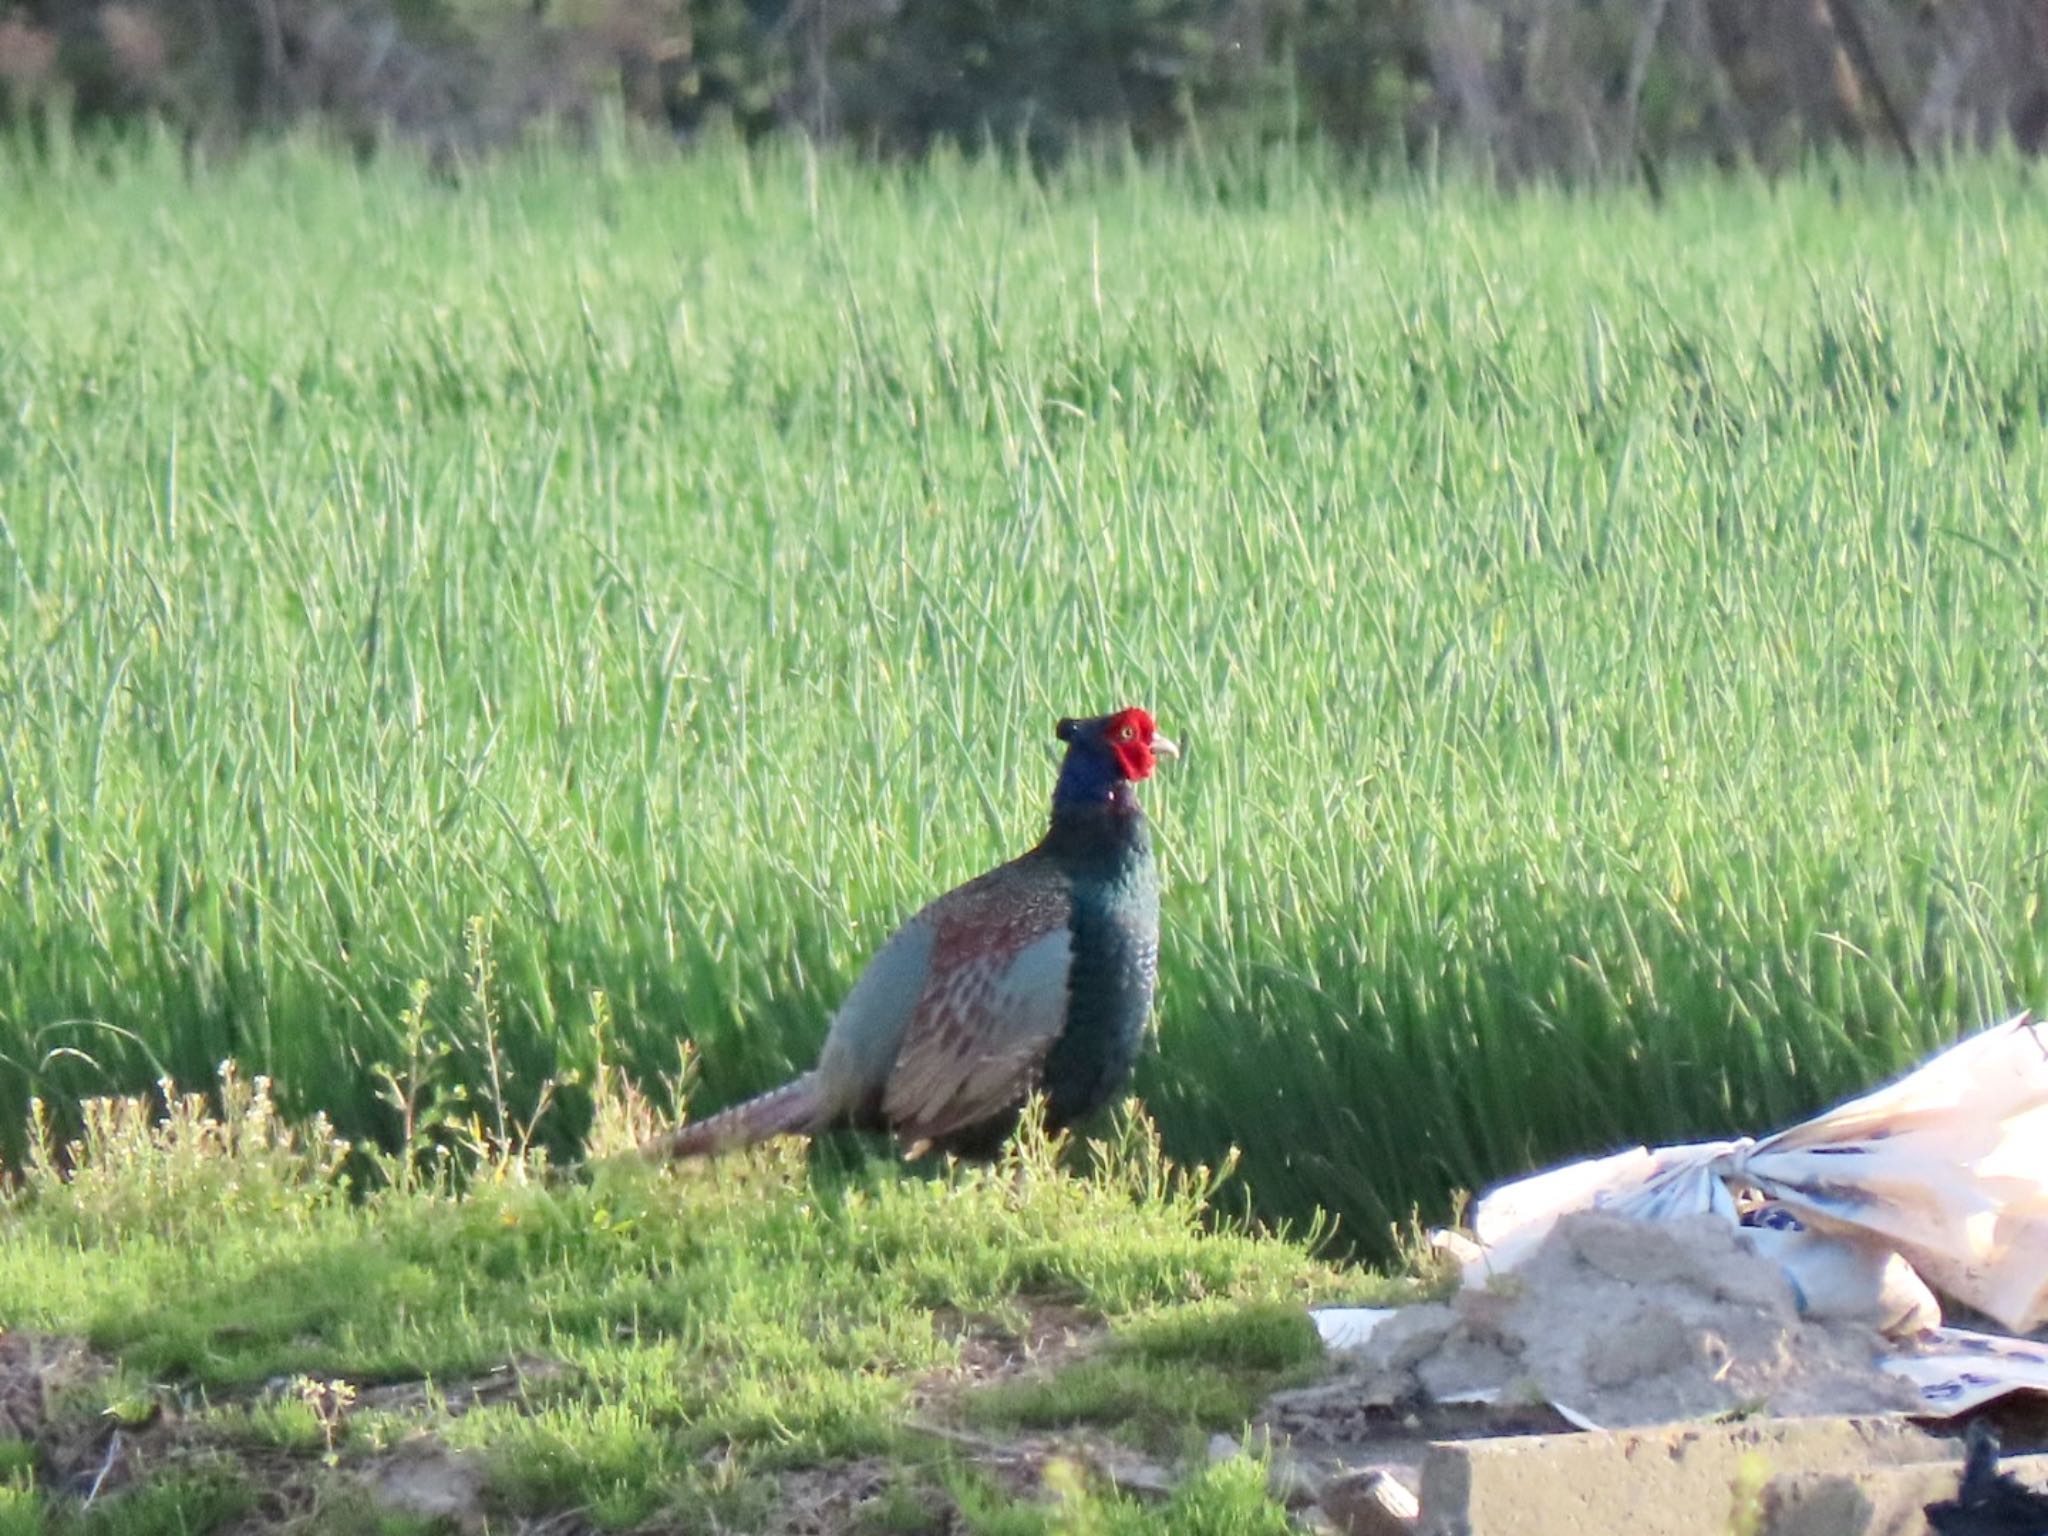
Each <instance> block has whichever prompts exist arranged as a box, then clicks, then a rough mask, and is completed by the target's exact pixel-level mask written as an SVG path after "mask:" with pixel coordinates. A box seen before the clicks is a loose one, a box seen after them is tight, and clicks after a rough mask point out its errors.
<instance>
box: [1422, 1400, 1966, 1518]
mask: <svg viewBox="0 0 2048 1536" xmlns="http://www.w3.org/2000/svg"><path fill="white" fill-rule="evenodd" d="M1961 1462H1962V1448H1961V1445H1960V1443H1959V1442H1958V1441H1955V1440H1953V1439H1945V1438H1942V1437H1940V1436H1936V1435H1930V1434H1928V1433H1927V1432H1926V1431H1924V1430H1922V1429H1920V1428H1918V1427H1917V1426H1915V1425H1913V1424H1911V1423H1909V1422H1907V1421H1906V1420H1904V1419H1896V1418H1825V1419H1754V1420H1746V1421H1743V1422H1741V1423H1734V1424H1680V1425H1667V1426H1662V1427H1659V1428H1655V1429H1644V1430H1621V1431H1614V1432H1609V1433H1600V1434H1578V1435H1524V1436H1515V1437H1512V1438H1505V1439H1499V1440H1473V1441H1461V1442H1455V1443H1454V1442H1441V1443H1438V1444H1434V1445H1432V1446H1430V1448H1429V1450H1428V1451H1427V1453H1426V1454H1425V1455H1424V1457H1423V1462H1422V1487H1421V1489H1420V1490H1419V1492H1420V1496H1421V1500H1422V1520H1421V1526H1420V1531H1421V1536H1604V1533H1609V1532H1612V1533H1616V1536H1620V1533H1627V1536H1730V1532H1733V1531H1741V1530H1757V1529H1758V1527H1757V1525H1756V1519H1757V1515H1758V1512H1759V1511H1760V1509H1761V1505H1762V1501H1763V1499H1764V1497H1765V1494H1766V1491H1767V1490H1768V1489H1769V1488H1770V1487H1771V1485H1772V1484H1773V1483H1774V1482H1776V1481H1777V1480H1779V1479H1782V1478H1794V1477H1799V1476H1802V1475H1807V1474H1823V1473H1852V1472H1869V1471H1871V1470H1873V1469H1880V1468H1887V1467H1911V1466H1914V1465H1915V1464H1916V1463H1917V1464H1925V1463H1934V1464H1936V1465H1938V1466H1945V1467H1946V1468H1947V1469H1948V1475H1949V1481H1948V1484H1947V1488H1948V1489H1949V1490H1950V1491H1953V1490H1954V1487H1955V1475H1956V1473H1955V1469H1956V1468H1958V1467H1960V1465H1961ZM1760 1536H1761V1533H1760ZM1788 1536H1789V1533H1788Z"/></svg>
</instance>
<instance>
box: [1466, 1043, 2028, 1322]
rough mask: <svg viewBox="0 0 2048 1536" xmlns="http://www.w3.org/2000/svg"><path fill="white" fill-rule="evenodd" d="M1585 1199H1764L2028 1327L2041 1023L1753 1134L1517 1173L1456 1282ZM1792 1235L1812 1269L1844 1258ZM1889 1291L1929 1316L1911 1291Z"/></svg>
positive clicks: (1621, 1210) (1662, 1205)
mask: <svg viewBox="0 0 2048 1536" xmlns="http://www.w3.org/2000/svg"><path fill="white" fill-rule="evenodd" d="M1591 1207H1602V1208H1605V1209H1608V1210H1612V1211H1615V1212H1617V1213H1618V1214H1623V1215H1628V1216H1634V1217H1638V1218H1641V1219H1644V1220H1650V1221H1660V1220H1671V1219H1673V1218H1676V1217H1680V1216H1688V1215H1697V1214H1701V1213H1717V1214H1721V1215H1725V1216H1726V1217H1727V1218H1728V1219H1729V1220H1730V1221H1741V1220H1743V1219H1745V1217H1746V1216H1751V1217H1753V1214H1754V1212H1755V1211H1756V1210H1758V1209H1760V1208H1767V1207H1775V1208H1777V1209H1780V1210H1782V1211H1784V1212H1787V1213H1789V1214H1790V1216H1791V1217H1792V1218H1793V1224H1794V1225H1795V1226H1796V1228H1799V1229H1804V1230H1805V1231H1806V1232H1807V1233H1809V1234H1817V1235H1819V1236H1820V1237H1823V1238H1825V1237H1830V1236H1839V1237H1841V1238H1843V1239H1845V1240H1846V1241H1848V1242H1850V1243H1852V1244H1855V1245H1858V1246H1860V1247H1862V1248H1863V1249H1864V1250H1865V1251H1866V1252H1874V1253H1875V1256H1876V1260H1877V1262H1879V1263H1880V1264H1881V1263H1882V1262H1883V1261H1884V1259H1885V1258H1886V1257H1888V1256H1889V1255H1891V1254H1897V1255H1899V1256H1900V1257H1902V1258H1903V1259H1904V1260H1905V1261H1906V1263H1907V1264H1908V1265H1910V1266H1911V1268H1912V1269H1913V1270H1914V1271H1915V1272H1916V1273H1917V1275H1918V1276H1919V1277H1920V1278H1921V1279H1923V1280H1925V1281H1926V1282H1927V1283H1928V1284H1931V1285H1932V1286H1933V1287H1935V1288H1936V1289H1938V1290H1940V1291H1943V1292H1945V1293H1947V1294H1948V1295H1950V1296H1952V1297H1954V1298H1955V1299H1956V1300H1958V1301H1962V1302H1965V1303H1967V1304H1968V1305H1970V1306H1972V1307H1975V1308H1977V1309H1978V1310H1979V1311H1981V1312H1983V1313H1985V1314H1986V1315H1988V1316H1990V1317H1992V1318H1994V1319H1996V1320H1997V1321H1998V1323H1999V1324H2000V1325H2001V1326H2003V1327H2006V1328H2009V1329H2011V1330H2013V1331H2014V1332H2016V1333H2023V1332H2026V1331H2028V1330H2030V1329H2033V1328H2035V1327H2038V1326H2039V1325H2040V1324H2041V1323H2042V1322H2043V1321H2044V1320H2048V1034H2044V1032H2043V1028H2042V1026H2041V1025H2040V1024H2039V1023H2037V1022H2036V1021H2034V1020H2033V1019H2031V1018H2030V1017H2029V1016H2028V1015H2026V1014H2021V1015H2020V1016H2019V1017H2017V1018H2014V1019H2011V1020H2008V1021H2007V1022H2005V1023H2003V1024H2000V1025H1996V1026H1994V1027H1993V1028H1990V1029H1987V1030H1984V1031H1982V1032H1981V1033H1979V1034H1976V1035H1972V1036H1971V1037H1969V1038H1968V1039H1966V1040H1964V1041H1962V1042H1961V1043H1960V1044H1957V1045H1955V1046H1952V1047H1950V1048H1949V1049H1948V1050H1946V1051H1943V1052H1942V1053H1941V1054H1939V1055H1938V1056H1935V1057H1934V1058H1932V1059H1931V1060H1930V1061H1928V1062H1927V1063H1926V1064H1924V1065H1923V1066H1921V1067H1920V1068H1918V1069H1917V1070H1916V1071H1914V1072H1911V1073H1909V1074H1907V1075H1906V1076H1905V1077H1902V1078H1900V1079H1899V1080H1898V1081H1896V1082H1894V1083H1891V1084H1889V1085H1888V1086H1886V1087H1883V1088H1880V1089H1878V1090H1877V1091H1876V1092H1874V1093H1870V1094H1866V1095H1864V1096H1863V1097H1862V1098H1860V1099H1853V1100H1851V1101H1850V1102H1848V1103H1846V1104H1842V1105H1839V1106H1837V1107H1836V1108H1834V1109H1831V1110H1829V1111H1828V1112H1827V1113H1825V1114H1823V1115H1819V1116H1817V1117H1816V1118H1814V1119H1812V1120H1809V1121H1807V1122H1805V1123H1804V1124H1802V1125H1797V1126H1794V1127H1792V1128H1791V1129H1789V1130H1784V1131H1780V1132H1778V1133H1777V1134H1776V1135H1774V1136H1768V1137H1765V1138H1764V1139H1763V1140H1762V1141H1752V1140H1749V1139H1747V1138H1744V1139H1742V1140H1738V1141H1716V1142H1703V1143H1698V1144H1695V1145H1691V1146H1680V1147H1662V1148H1659V1149H1657V1150H1655V1151H1652V1150H1650V1149H1649V1148H1646V1147H1636V1148H1633V1149H1632V1150H1630V1151H1626V1152H1619V1153H1616V1154H1614V1155H1613V1156H1610V1157H1603V1158H1596V1159H1592V1160H1590V1161H1586V1162H1579V1163H1571V1164H1567V1165H1566V1166H1564V1167H1562V1168H1554V1169H1552V1170H1550V1171H1549V1172H1547V1173H1541V1174H1537V1175H1535V1176H1534V1177H1531V1178H1527V1179H1522V1180H1518V1181H1517V1182H1515V1183H1512V1184H1509V1185H1506V1186H1504V1187H1502V1188H1501V1189H1498V1190H1495V1191H1494V1192H1492V1193H1491V1194H1489V1195H1487V1196H1486V1197H1485V1198H1484V1199H1482V1200H1481V1201H1480V1202H1479V1206H1478V1208H1477V1210H1476V1212H1475V1213H1474V1220H1473V1233H1474V1236H1475V1237H1476V1238H1477V1243H1476V1245H1475V1244H1469V1243H1468V1244H1464V1245H1462V1247H1461V1246H1459V1245H1458V1244H1457V1242H1456V1240H1452V1241H1451V1243H1450V1246H1452V1247H1453V1248H1454V1250H1455V1251H1458V1252H1459V1253H1460V1255H1461V1258H1462V1259H1463V1262H1464V1267H1465V1271H1466V1276H1465V1278H1466V1281H1467V1283H1468V1284H1471V1283H1480V1282H1483V1280H1484V1278H1485V1277H1486V1276H1487V1275H1489V1274H1496V1273H1500V1272H1503V1271H1506V1270H1512V1269H1513V1268H1514V1267H1515V1266H1516V1265H1517V1264H1518V1263H1520V1262H1521V1261H1522V1260H1523V1259H1525V1258H1527V1257H1528V1255H1529V1254H1530V1253H1532V1252H1533V1251H1534V1250H1535V1248H1536V1246H1537V1245H1538V1244H1539V1243H1540V1242H1541V1241H1542V1240H1543V1237H1544V1236H1545V1235H1546V1234H1547V1233H1548V1232H1549V1231H1550V1229H1551V1227H1552V1226H1553V1225H1554V1224H1555V1223H1556V1221H1557V1218H1558V1217H1559V1216H1561V1215H1563V1214H1565V1213H1566V1212H1568V1211H1574V1210H1584V1209H1587V1208H1591ZM1760 1246H1763V1245H1761V1244H1760ZM1803 1246H1804V1247H1805V1248H1806V1249H1807V1251H1808V1255H1809V1259H1808V1262H1810V1263H1812V1264H1813V1265H1815V1266H1816V1272H1817V1273H1818V1271H1819V1270H1821V1269H1827V1268H1829V1266H1830V1265H1832V1266H1833V1267H1834V1268H1836V1269H1839V1268H1840V1267H1841V1265H1842V1263H1844V1262H1846V1260H1843V1259H1842V1257H1841V1255H1839V1254H1838V1255H1834V1256H1832V1257H1831V1256H1829V1255H1828V1254H1826V1253H1825V1251H1824V1249H1823V1248H1821V1247H1819V1246H1816V1245H1814V1244H1812V1243H1808V1244H1805V1245H1803ZM1790 1268H1791V1266H1789V1265H1788V1269H1790ZM1794 1278H1795V1280H1797V1279H1798V1274H1797V1272H1796V1271H1794ZM1894 1278H1896V1277H1894ZM1896 1290H1897V1288H1896V1286H1895V1287H1894V1291H1895V1292H1896ZM1888 1302H1889V1304H1892V1305H1893V1306H1894V1307H1895V1309H1896V1308H1899V1307H1903V1308H1905V1309H1906V1310H1905V1312H1904V1314H1903V1315H1904V1316H1905V1317H1907V1318H1910V1319H1911V1320H1913V1321H1916V1322H1925V1321H1928V1318H1927V1317H1926V1314H1925V1312H1924V1309H1922V1308H1921V1307H1920V1305H1919V1302H1918V1299H1917V1297H1914V1296H1912V1295H1910V1294H1893V1295H1891V1296H1890V1297H1889V1298H1888Z"/></svg>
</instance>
